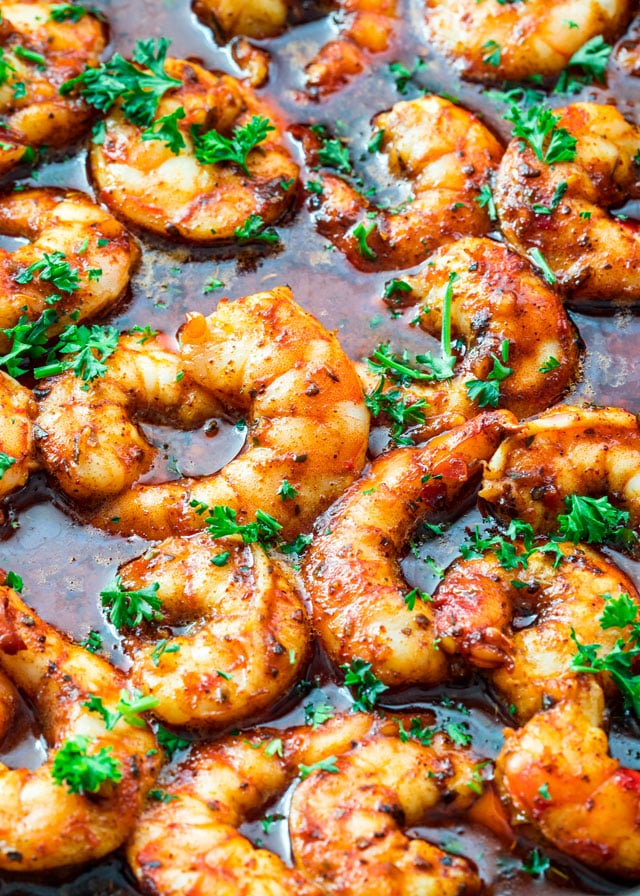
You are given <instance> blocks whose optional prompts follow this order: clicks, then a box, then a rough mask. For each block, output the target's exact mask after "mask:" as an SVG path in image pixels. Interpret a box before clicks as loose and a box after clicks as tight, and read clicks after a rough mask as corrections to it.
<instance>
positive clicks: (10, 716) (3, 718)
mask: <svg viewBox="0 0 640 896" xmlns="http://www.w3.org/2000/svg"><path fill="white" fill-rule="evenodd" d="M19 700H20V697H19V695H18V691H17V690H16V687H15V685H14V683H13V682H12V681H11V679H10V678H9V677H8V675H5V673H4V672H0V742H2V741H3V740H4V738H5V737H6V736H7V735H8V734H9V733H10V732H11V729H12V727H13V723H14V719H15V715H16V712H17V709H18V703H19Z"/></svg>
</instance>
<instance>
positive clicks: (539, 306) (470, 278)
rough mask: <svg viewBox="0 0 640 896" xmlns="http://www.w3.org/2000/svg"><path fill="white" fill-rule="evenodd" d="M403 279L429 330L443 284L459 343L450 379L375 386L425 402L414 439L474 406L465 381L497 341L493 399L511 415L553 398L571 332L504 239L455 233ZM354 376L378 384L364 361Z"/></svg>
mask: <svg viewBox="0 0 640 896" xmlns="http://www.w3.org/2000/svg"><path fill="white" fill-rule="evenodd" d="M403 281H404V283H405V284H406V286H407V287H408V288H409V289H408V291H407V292H405V293H403V303H404V304H412V305H413V304H418V303H419V305H420V311H419V319H418V322H419V325H420V327H421V328H422V329H423V330H425V331H426V332H427V333H429V334H430V335H432V336H437V337H439V336H440V333H441V329H442V312H443V304H444V299H445V295H446V294H447V290H448V289H450V290H451V337H452V340H455V341H457V344H460V342H462V343H464V353H463V354H462V357H461V358H460V360H459V361H458V362H457V363H456V365H455V367H454V371H453V376H452V378H451V379H448V380H444V381H441V382H429V383H422V382H414V383H410V384H408V385H407V384H396V383H395V382H390V383H389V382H387V383H386V386H385V388H384V389H383V391H387V392H388V391H389V390H399V392H400V394H401V395H402V396H403V397H404V399H405V400H406V401H408V403H409V404H414V403H415V402H417V401H420V400H426V401H427V404H428V406H427V407H426V408H425V409H424V412H423V416H424V417H425V420H424V422H423V423H420V424H417V425H416V426H415V427H414V428H412V432H415V433H418V434H419V435H420V436H421V437H422V438H425V437H427V436H430V435H435V434H436V433H438V432H441V431H442V430H445V429H450V428H451V427H452V426H458V425H460V424H462V423H464V421H465V420H468V419H470V418H471V417H473V416H475V415H476V414H477V413H478V411H479V408H478V404H477V402H476V401H473V400H472V399H471V398H470V395H469V391H468V389H467V386H466V384H467V383H468V382H469V381H474V380H478V381H479V380H482V381H486V379H487V376H488V375H489V374H490V372H491V370H492V368H493V366H494V360H495V357H498V358H500V357H501V356H502V353H503V352H504V346H505V342H506V345H507V348H508V366H509V367H510V368H511V370H512V373H511V375H510V376H508V377H507V378H506V379H504V380H503V381H502V383H501V384H500V397H499V406H500V407H504V408H507V409H508V410H510V411H512V412H513V413H514V414H515V415H516V416H517V417H520V418H521V417H528V416H530V415H531V414H536V413H539V412H540V411H543V410H544V409H545V408H547V407H549V406H551V405H553V404H555V403H556V401H558V400H559V399H560V398H561V397H562V396H563V395H564V394H565V392H566V391H567V389H568V388H569V386H570V385H571V383H572V382H573V380H574V379H575V378H576V376H577V373H578V366H579V342H578V336H577V333H576V331H575V329H574V327H573V325H572V323H571V321H570V320H569V318H568V317H567V314H566V311H565V310H564V307H563V304H562V301H561V300H560V298H559V297H558V296H557V295H556V293H554V292H552V291H551V290H550V289H549V288H548V287H547V286H545V284H544V283H543V282H542V281H541V280H540V279H539V278H538V277H536V276H535V275H534V273H533V271H532V269H531V266H530V265H529V264H528V263H527V262H526V261H524V260H523V259H521V258H520V257H519V256H517V255H516V254H515V253H513V252H509V251H508V250H507V249H506V248H505V247H504V246H501V245H499V244H498V243H495V242H493V241H492V240H488V239H482V238H475V239H474V238H472V237H469V238H467V239H462V240H459V241H458V242H456V243H452V244H451V245H450V246H444V247H442V248H441V249H438V250H437V251H436V252H434V254H433V255H432V256H431V258H430V259H429V263H428V264H427V265H425V266H424V267H423V268H422V270H421V271H420V272H419V273H418V274H417V275H415V276H410V277H404V278H403ZM405 296H406V297H405ZM546 366H548V367H549V368H550V369H548V370H547V369H546ZM360 377H361V379H362V381H363V385H364V387H365V390H366V391H367V392H369V393H372V392H374V391H375V390H376V389H377V388H379V387H380V378H379V376H378V375H376V374H374V373H373V372H372V371H371V370H369V368H368V367H365V366H364V365H362V366H361V368H360ZM383 385H384V384H383Z"/></svg>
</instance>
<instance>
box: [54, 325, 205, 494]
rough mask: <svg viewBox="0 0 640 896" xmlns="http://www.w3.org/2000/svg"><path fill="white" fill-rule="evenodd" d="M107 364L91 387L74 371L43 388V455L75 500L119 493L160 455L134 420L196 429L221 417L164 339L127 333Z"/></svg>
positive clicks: (56, 477)
mask: <svg viewBox="0 0 640 896" xmlns="http://www.w3.org/2000/svg"><path fill="white" fill-rule="evenodd" d="M105 363H106V367H107V370H106V373H105V375H104V376H102V377H99V378H96V379H93V380H92V381H91V382H89V383H87V382H85V381H84V380H83V379H81V378H80V377H77V376H76V375H75V373H74V372H73V371H71V370H69V371H66V372H65V373H62V374H60V375H59V376H57V377H53V378H51V379H48V380H45V381H43V383H42V386H41V388H40V389H39V395H40V398H41V400H40V402H39V407H38V416H37V426H38V450H39V454H40V456H41V458H42V461H43V465H44V467H45V469H46V470H47V471H48V472H49V473H50V474H51V475H52V476H53V477H54V479H55V481H56V483H57V485H58V486H59V487H60V488H61V489H62V490H63V491H64V492H65V493H66V494H67V495H68V496H69V497H70V498H72V499H74V500H76V501H88V502H91V503H95V502H97V501H100V500H104V499H107V498H111V497H113V496H114V495H118V494H119V493H120V492H122V491H123V489H127V488H129V487H130V486H131V485H133V483H134V482H136V480H137V479H139V478H140V476H141V475H142V474H143V473H144V472H146V471H147V470H148V469H149V467H150V466H151V463H152V461H153V456H154V453H155V451H154V449H153V447H152V446H151V445H150V444H149V442H148V441H147V439H146V438H145V436H144V434H143V432H142V431H141V430H140V428H139V426H138V425H137V423H136V417H137V418H141V419H144V420H149V421H157V420H162V421H163V422H173V423H175V424H176V425H178V426H180V427H181V428H183V429H191V428H194V427H197V426H200V425H201V424H202V423H204V422H205V421H206V420H207V419H209V418H210V417H212V416H214V415H215V414H217V413H218V412H219V405H218V403H217V401H216V400H215V398H214V397H213V396H212V395H211V394H210V393H209V392H208V391H207V390H206V389H204V388H203V387H201V386H199V385H198V384H197V383H195V382H194V381H193V380H192V379H191V377H190V376H188V375H187V374H185V373H184V370H183V368H182V363H181V360H180V357H179V356H178V355H177V354H175V353H174V352H169V351H167V350H166V349H165V348H163V346H162V343H161V341H160V339H159V338H158V337H153V338H151V339H146V338H145V337H143V338H142V339H138V338H136V337H135V336H121V337H120V339H119V342H118V346H117V348H116V350H115V351H114V352H113V354H112V355H111V356H110V357H109V358H108V359H107V360H106V362H105Z"/></svg>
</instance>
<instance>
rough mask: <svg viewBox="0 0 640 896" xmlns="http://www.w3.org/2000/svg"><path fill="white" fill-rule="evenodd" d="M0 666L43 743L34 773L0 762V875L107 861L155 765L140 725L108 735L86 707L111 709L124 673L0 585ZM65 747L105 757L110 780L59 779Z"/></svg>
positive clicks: (118, 727) (123, 725)
mask: <svg viewBox="0 0 640 896" xmlns="http://www.w3.org/2000/svg"><path fill="white" fill-rule="evenodd" d="M0 665H1V666H2V669H3V670H4V672H5V673H6V674H7V675H8V676H9V677H10V678H11V680H12V681H13V682H14V683H15V684H16V685H17V686H18V687H19V688H20V689H21V691H22V692H23V693H24V694H26V696H27V697H28V698H29V699H30V700H32V701H33V703H34V704H35V708H36V712H37V714H38V717H39V719H40V721H41V723H42V728H43V733H44V736H45V738H46V740H47V742H48V744H49V754H48V758H47V760H46V761H45V763H44V764H43V765H41V766H40V767H39V768H36V769H33V770H32V769H27V768H8V767H7V766H6V765H0V806H1V808H0V868H3V869H5V870H8V871H12V872H13V871H41V870H46V869H50V868H58V867H62V866H65V865H73V864H78V863H81V862H88V861H91V860H95V859H99V858H100V857H102V856H105V855H107V854H108V853H109V852H111V851H112V850H114V849H117V848H118V847H119V846H120V845H121V844H122V843H123V842H124V841H125V840H126V838H127V836H128V835H129V832H130V831H131V829H132V827H133V824H134V822H135V819H136V817H137V815H138V813H139V812H140V809H141V806H142V802H143V799H144V796H145V794H146V791H147V790H148V789H149V787H150V786H151V785H152V783H153V781H154V778H155V775H156V774H157V770H158V766H159V758H158V751H157V749H156V741H155V737H154V736H153V734H152V732H151V731H150V730H149V728H148V727H147V725H146V724H145V722H144V721H143V720H142V719H141V718H139V719H138V724H139V725H140V727H135V726H132V725H130V724H129V723H128V722H127V721H125V720H124V719H121V720H120V721H119V722H117V724H115V726H114V727H112V728H111V730H109V728H107V726H106V722H105V719H104V718H103V716H102V715H101V714H100V713H99V712H96V711H92V710H91V709H90V707H89V705H88V704H90V703H91V702H92V698H95V699H97V700H99V701H101V705H102V706H103V707H104V708H105V709H106V710H110V711H112V712H113V711H114V708H115V706H116V705H117V704H118V702H119V701H120V699H121V697H122V695H121V691H122V690H123V689H124V686H125V678H124V676H123V675H122V673H120V672H118V671H117V670H116V669H114V668H113V667H112V666H111V665H110V664H109V663H108V662H106V660H104V659H101V658H100V657H98V656H95V655H93V654H91V653H89V652H87V651H86V650H84V649H83V648H81V647H77V646H75V645H73V644H71V643H70V642H69V641H68V639H67V638H66V637H65V636H64V635H62V634H60V633H59V632H58V631H57V630H56V629H55V628H53V626H51V625H49V624H48V623H46V622H44V620H42V619H40V618H39V617H38V616H37V615H36V614H35V613H34V612H33V611H32V610H31V609H30V608H29V607H28V606H27V605H26V604H25V603H24V602H23V601H22V599H21V598H20V597H19V596H18V595H17V594H16V592H15V591H13V590H12V589H10V588H8V587H1V588H0ZM70 746H71V747H75V748H77V750H80V752H81V753H82V752H83V751H84V750H86V755H88V756H89V757H94V759H96V757H100V758H101V759H102V760H107V762H108V765H109V766H110V774H109V775H108V776H107V777H104V779H103V780H100V778H98V779H97V780H95V781H94V782H93V783H91V782H89V783H86V784H85V785H84V786H80V787H78V786H74V783H75V784H77V783H78V781H77V780H76V781H74V779H70V778H69V777H63V778H60V776H59V774H57V772H58V765H60V770H62V762H61V757H62V756H63V755H64V754H65V753H67V755H69V749H70ZM97 761H100V760H97ZM67 775H68V767H67ZM86 788H88V789H86Z"/></svg>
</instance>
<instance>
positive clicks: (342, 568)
mask: <svg viewBox="0 0 640 896" xmlns="http://www.w3.org/2000/svg"><path fill="white" fill-rule="evenodd" d="M514 422H515V418H514V417H513V416H512V415H511V414H510V413H509V412H507V411H495V412H489V413H485V414H482V415H480V416H479V417H476V418H475V419H474V420H471V421H470V422H468V423H467V424H465V425H464V426H461V427H458V428H457V429H454V430H452V431H451V432H450V433H447V434H446V435H444V436H439V437H437V438H436V439H434V440H432V441H431V442H429V443H428V444H427V445H426V446H425V447H423V448H399V449H397V450H395V451H391V452H389V453H388V454H385V455H382V456H381V457H379V458H377V459H376V460H375V461H374V462H373V463H372V465H371V468H370V469H369V471H368V472H366V473H365V474H364V476H362V478H361V479H360V480H358V482H356V483H355V484H354V485H353V486H352V487H351V488H350V489H349V490H347V491H346V492H345V494H344V495H343V496H342V497H341V498H340V499H339V500H338V501H337V502H336V504H335V505H334V506H333V507H332V508H331V509H330V510H329V512H328V514H327V516H326V518H322V519H321V520H320V523H319V526H318V534H317V535H316V537H315V538H314V540H313V543H312V545H311V547H310V549H309V551H308V552H307V554H306V556H305V560H304V565H303V574H304V580H305V585H306V588H307V591H308V594H309V597H310V599H311V604H312V614H313V615H312V619H313V625H314V628H315V630H316V631H317V633H318V635H319V637H320V638H321V640H322V643H323V645H324V647H325V649H326V650H327V652H328V654H329V656H330V657H331V659H332V660H333V661H334V662H335V663H349V662H351V661H352V660H353V658H354V657H358V658H360V659H362V660H365V661H366V662H368V663H371V667H372V671H373V674H374V675H375V676H376V677H377V678H379V679H380V680H381V681H383V682H384V683H385V684H387V685H390V686H400V685H406V684H411V683H421V684H425V685H435V684H438V683H440V682H442V681H444V680H445V679H446V677H447V671H448V667H447V660H446V657H445V655H444V653H443V652H442V651H441V650H439V649H438V648H437V645H436V641H435V633H434V625H433V611H432V608H431V606H430V604H429V603H428V602H425V601H423V600H421V599H415V591H414V602H413V606H411V608H410V602H407V600H406V598H407V596H408V595H409V594H410V593H411V589H410V588H409V586H408V585H406V583H405V582H404V580H403V577H402V573H401V571H400V566H399V563H398V555H399V554H400V553H401V551H402V550H403V548H405V546H406V544H407V541H408V539H409V536H410V534H411V532H412V530H413V529H414V528H415V527H416V526H417V525H418V523H419V522H421V521H422V520H423V519H425V518H427V519H428V518H429V517H430V516H431V517H433V516H434V515H435V514H437V513H442V512H443V511H445V510H446V509H447V508H449V507H450V506H451V505H452V504H453V503H454V502H456V501H460V499H461V498H463V497H464V496H465V495H467V494H469V492H470V491H471V490H472V489H473V486H474V483H475V481H476V480H477V478H478V477H479V475H480V473H481V469H482V463H483V460H486V459H488V458H489V457H490V456H491V454H492V453H493V452H494V451H495V448H496V446H497V445H498V444H499V442H500V439H501V438H502V437H503V435H504V434H505V432H508V431H509V429H510V428H511V426H512V425H513V423H514ZM425 597H427V596H426V595H425Z"/></svg>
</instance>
